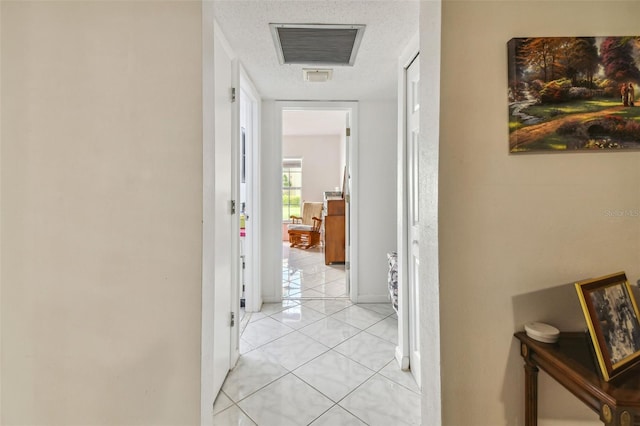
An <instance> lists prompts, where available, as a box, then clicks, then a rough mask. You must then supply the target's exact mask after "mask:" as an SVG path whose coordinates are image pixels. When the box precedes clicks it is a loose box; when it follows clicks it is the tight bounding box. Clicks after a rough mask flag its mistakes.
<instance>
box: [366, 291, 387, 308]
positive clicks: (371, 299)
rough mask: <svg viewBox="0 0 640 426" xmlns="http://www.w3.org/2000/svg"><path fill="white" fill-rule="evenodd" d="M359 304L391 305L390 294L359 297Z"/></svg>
mask: <svg viewBox="0 0 640 426" xmlns="http://www.w3.org/2000/svg"><path fill="white" fill-rule="evenodd" d="M358 303H388V304H389V305H391V301H390V300H389V295H388V294H386V293H385V294H379V295H368V296H358Z"/></svg>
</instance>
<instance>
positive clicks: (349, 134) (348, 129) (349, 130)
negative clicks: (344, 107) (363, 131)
mask: <svg viewBox="0 0 640 426" xmlns="http://www.w3.org/2000/svg"><path fill="white" fill-rule="evenodd" d="M347 136H351V127H347Z"/></svg>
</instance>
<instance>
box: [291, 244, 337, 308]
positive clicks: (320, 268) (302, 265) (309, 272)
mask: <svg viewBox="0 0 640 426" xmlns="http://www.w3.org/2000/svg"><path fill="white" fill-rule="evenodd" d="M282 297H283V298H285V299H308V298H323V297H330V298H334V297H348V294H347V285H346V281H345V269H344V264H335V265H333V264H332V265H325V264H324V251H323V249H322V247H321V246H318V247H313V248H310V249H307V250H302V249H299V248H289V243H288V242H285V243H283V244H282Z"/></svg>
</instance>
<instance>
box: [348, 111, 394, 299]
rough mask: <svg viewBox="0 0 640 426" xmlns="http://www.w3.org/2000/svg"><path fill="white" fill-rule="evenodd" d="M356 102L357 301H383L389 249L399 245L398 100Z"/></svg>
mask: <svg viewBox="0 0 640 426" xmlns="http://www.w3.org/2000/svg"><path fill="white" fill-rule="evenodd" d="M358 105H359V114H360V116H359V118H358V124H359V132H360V133H359V141H358V150H359V152H358V170H359V172H358V184H357V185H358V187H357V188H356V190H357V191H358V202H359V206H358V212H359V214H358V217H356V218H354V219H353V220H354V221H355V220H357V221H358V235H359V241H358V247H359V248H360V252H359V253H356V254H355V255H356V256H357V257H358V266H359V269H358V281H359V283H358V301H359V302H362V303H367V302H379V303H384V302H387V301H388V300H389V298H388V294H389V291H388V287H387V273H388V264H387V252H390V251H396V250H397V240H396V228H397V220H396V218H397V211H396V210H397V209H396V200H397V195H396V194H397V186H396V178H397V170H398V168H397V167H398V165H397V160H396V159H397V142H396V141H397V122H398V120H397V115H398V110H397V101H396V99H393V100H388V101H362V102H359V104H358ZM389 303H390V302H389Z"/></svg>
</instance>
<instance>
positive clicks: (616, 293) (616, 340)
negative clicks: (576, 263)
mask: <svg viewBox="0 0 640 426" xmlns="http://www.w3.org/2000/svg"><path fill="white" fill-rule="evenodd" d="M576 290H577V292H578V298H579V299H580V304H581V305H582V311H583V312H584V316H585V319H586V320H587V325H588V327H589V333H590V334H591V340H592V341H593V347H594V351H595V354H596V357H597V358H598V364H599V365H600V370H601V372H602V376H603V377H604V379H605V380H606V381H609V380H610V379H612V378H614V377H615V376H617V375H619V374H621V373H622V372H624V371H625V370H627V369H629V368H631V367H632V366H633V365H635V364H636V363H638V362H640V320H639V318H640V315H639V314H638V306H637V305H636V301H635V298H634V297H633V292H632V290H631V287H630V285H629V282H628V281H627V276H626V275H625V273H624V272H618V273H616V274H612V275H607V276H604V277H600V278H596V279H591V280H585V281H580V282H577V283H576Z"/></svg>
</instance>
